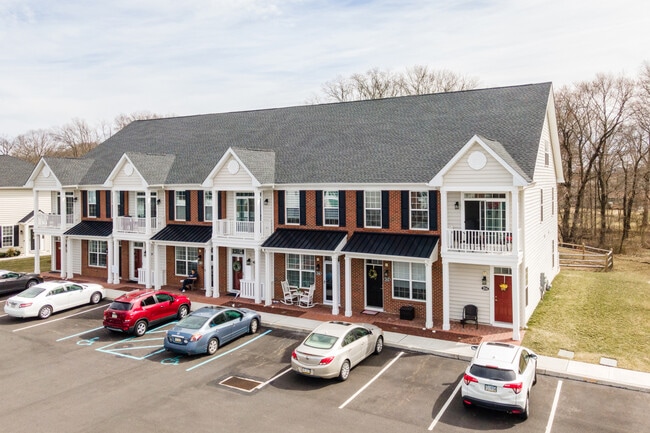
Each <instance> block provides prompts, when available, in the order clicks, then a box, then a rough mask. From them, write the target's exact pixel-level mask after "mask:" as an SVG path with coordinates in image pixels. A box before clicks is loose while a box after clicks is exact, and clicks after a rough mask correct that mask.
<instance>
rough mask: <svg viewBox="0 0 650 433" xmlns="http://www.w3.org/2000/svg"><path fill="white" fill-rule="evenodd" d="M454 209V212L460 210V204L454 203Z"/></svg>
mask: <svg viewBox="0 0 650 433" xmlns="http://www.w3.org/2000/svg"><path fill="white" fill-rule="evenodd" d="M454 209H456V210H458V209H460V203H458V202H456V203H454Z"/></svg>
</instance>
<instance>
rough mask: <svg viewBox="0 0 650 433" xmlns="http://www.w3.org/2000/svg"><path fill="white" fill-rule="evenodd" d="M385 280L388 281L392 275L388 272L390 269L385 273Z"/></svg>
mask: <svg viewBox="0 0 650 433" xmlns="http://www.w3.org/2000/svg"><path fill="white" fill-rule="evenodd" d="M384 278H386V279H388V278H390V273H389V272H388V269H386V270H385V271H384Z"/></svg>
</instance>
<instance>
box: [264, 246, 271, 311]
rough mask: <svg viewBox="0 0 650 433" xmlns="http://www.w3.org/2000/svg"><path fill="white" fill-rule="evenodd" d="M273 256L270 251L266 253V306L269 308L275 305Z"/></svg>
mask: <svg viewBox="0 0 650 433" xmlns="http://www.w3.org/2000/svg"><path fill="white" fill-rule="evenodd" d="M272 260H273V254H271V253H270V252H268V251H265V252H264V293H265V295H264V299H265V301H264V305H266V306H267V307H268V306H269V305H271V304H273V275H272V273H271V271H272V269H273V266H271V263H272Z"/></svg>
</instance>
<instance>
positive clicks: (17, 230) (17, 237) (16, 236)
mask: <svg viewBox="0 0 650 433" xmlns="http://www.w3.org/2000/svg"><path fill="white" fill-rule="evenodd" d="M19 246H20V227H18V224H16V225H15V226H14V247H19ZM25 246H26V245H25Z"/></svg>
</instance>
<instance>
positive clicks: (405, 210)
mask: <svg viewBox="0 0 650 433" xmlns="http://www.w3.org/2000/svg"><path fill="white" fill-rule="evenodd" d="M409 196H410V193H409V192H408V191H402V200H401V201H402V203H401V207H402V230H408V229H409V222H410V218H409V217H410V211H409V208H410V205H409Z"/></svg>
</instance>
